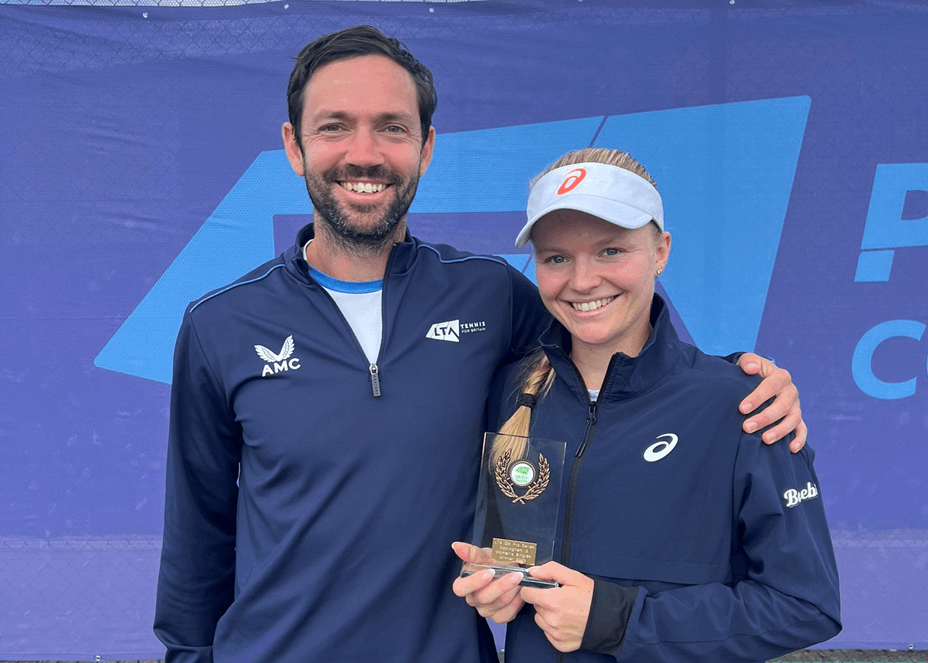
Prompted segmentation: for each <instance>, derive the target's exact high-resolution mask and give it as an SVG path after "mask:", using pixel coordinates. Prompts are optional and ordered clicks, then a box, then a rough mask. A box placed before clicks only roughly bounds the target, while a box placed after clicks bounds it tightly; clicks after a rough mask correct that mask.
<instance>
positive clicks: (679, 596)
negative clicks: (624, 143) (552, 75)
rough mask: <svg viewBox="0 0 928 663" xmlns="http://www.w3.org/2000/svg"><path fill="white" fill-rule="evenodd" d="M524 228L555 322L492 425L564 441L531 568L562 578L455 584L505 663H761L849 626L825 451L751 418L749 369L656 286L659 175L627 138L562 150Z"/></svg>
mask: <svg viewBox="0 0 928 663" xmlns="http://www.w3.org/2000/svg"><path fill="white" fill-rule="evenodd" d="M528 241H531V242H532V246H533V249H534V254H535V261H536V265H537V271H536V275H537V281H538V287H539V291H540V293H541V297H542V300H543V302H544V304H545V306H546V308H547V309H548V311H550V313H551V314H552V315H553V316H554V318H555V321H554V322H553V323H552V325H551V327H550V328H549V329H548V330H547V331H546V332H545V333H544V334H543V335H542V337H541V339H540V348H539V350H538V352H536V353H535V354H534V355H532V356H530V357H529V358H528V359H527V360H525V361H524V362H523V363H522V365H521V366H520V367H519V369H518V370H515V371H510V372H509V373H508V374H505V375H503V376H500V379H499V380H498V381H497V386H496V389H495V394H494V395H495V396H496V401H497V403H498V410H499V412H498V414H499V417H498V418H497V419H496V420H498V421H504V423H503V424H502V426H501V428H500V430H501V431H502V432H504V433H509V434H512V435H516V436H526V435H529V434H530V435H533V436H536V437H539V438H545V439H552V440H563V441H566V442H567V443H568V452H567V456H568V457H567V461H566V465H565V468H564V477H565V478H564V481H563V482H562V487H561V495H560V500H561V511H560V514H561V516H560V517H561V521H560V522H559V523H558V541H557V544H556V548H555V559H556V560H558V561H557V562H549V563H547V564H544V565H542V566H538V567H535V568H531V569H528V573H529V574H530V575H532V576H534V577H537V578H540V579H545V580H554V581H556V582H557V583H559V584H560V587H557V588H554V589H538V588H530V587H520V586H519V585H518V583H519V581H520V579H521V578H522V575H521V573H511V574H508V575H506V576H503V577H501V578H499V579H495V580H494V579H493V572H492V571H481V572H479V573H476V574H474V575H472V576H470V577H467V578H459V579H458V580H456V581H455V583H454V591H455V593H456V594H458V595H459V596H464V597H466V599H467V602H468V603H469V604H470V605H472V606H474V607H476V608H477V609H478V611H479V612H480V614H482V615H484V616H486V617H489V618H491V619H494V620H495V621H497V622H501V623H503V622H508V624H509V626H508V628H507V638H506V661H507V663H520V662H522V661H530V662H532V663H539V662H544V661H552V662H553V661H561V660H563V661H604V660H618V661H649V662H664V661H666V662H667V663H679V662H681V661H687V662H691V661H706V662H709V661H712V662H717V661H745V662H753V661H758V662H760V661H766V660H767V659H770V658H774V657H776V656H779V655H781V654H783V653H785V652H788V651H792V650H794V649H799V648H802V647H806V646H808V645H811V644H813V643H816V642H821V641H823V640H826V639H828V638H830V637H832V636H834V635H835V634H836V633H838V632H839V631H840V628H841V626H840V616H839V595H838V576H837V568H836V564H835V559H834V554H833V551H832V546H831V540H830V538H829V533H828V527H827V523H826V520H825V513H824V510H823V508H822V499H821V495H820V488H819V482H818V478H817V477H816V474H815V470H814V469H813V466H812V459H813V457H814V454H813V452H812V450H811V449H810V448H809V447H808V446H806V447H805V448H804V449H802V450H801V451H800V452H799V453H796V454H791V453H790V450H789V448H788V446H787V445H786V444H776V445H773V446H766V445H764V444H761V442H760V437H759V435H758V433H751V434H748V433H746V432H744V431H743V430H742V423H743V420H744V417H743V415H741V414H739V412H738V408H737V405H738V403H739V402H740V401H741V399H742V398H744V395H745V394H747V393H748V392H750V391H751V389H752V388H753V387H754V386H755V385H756V382H757V379H756V378H752V377H749V376H746V375H745V374H744V373H743V372H742V371H741V370H740V369H738V368H737V367H736V366H734V365H732V364H731V363H729V362H727V361H724V360H721V359H719V358H716V357H711V356H707V355H705V354H703V353H702V352H700V351H699V350H698V349H697V348H695V347H693V346H691V345H688V344H686V343H683V342H681V341H680V339H679V338H678V336H677V334H676V332H675V331H674V329H673V326H672V325H671V323H670V320H669V316H668V312H667V309H666V305H665V303H664V302H663V300H662V299H661V298H660V297H659V296H658V295H656V294H655V292H654V280H655V278H656V277H657V276H659V275H660V274H661V272H662V271H663V270H664V269H665V267H666V265H667V261H668V258H669V256H670V246H671V238H670V234H669V233H667V232H666V231H665V230H664V219H663V205H662V202H661V197H660V195H659V194H658V192H657V189H656V186H655V183H654V181H653V179H652V178H651V177H650V175H649V174H648V173H647V172H646V171H645V169H644V168H643V167H642V166H641V165H640V164H639V163H638V162H637V161H635V160H634V159H633V158H631V157H630V156H629V155H628V154H626V153H624V152H619V151H616V150H604V149H586V150H581V151H578V152H572V153H569V154H567V155H565V156H564V157H562V158H561V159H560V160H559V161H558V162H556V163H555V164H553V165H552V166H551V167H550V168H549V169H548V170H547V171H545V172H544V173H543V174H542V175H541V176H539V178H537V179H536V181H535V183H534V184H533V187H532V190H531V194H530V196H529V202H528V222H527V223H526V225H525V227H524V228H523V229H522V231H521V232H520V233H519V236H518V238H517V239H516V245H517V246H522V245H524V244H525V243H526V242H528ZM492 421H494V420H493V419H491V422H492ZM500 439H502V440H504V441H506V440H507V438H505V437H501V438H500ZM508 440H509V442H508V443H507V442H504V443H505V444H511V443H512V442H513V441H514V440H515V441H516V442H517V438H508ZM501 451H502V449H497V452H501ZM512 451H514V453H515V454H518V453H519V451H520V450H519V448H518V445H517V443H516V446H515V448H513V449H512ZM502 509H504V507H501V510H502ZM500 515H501V517H502V518H503V519H505V518H506V515H507V514H506V512H505V511H503V512H502V513H501V514H500ZM455 551H456V552H457V553H458V555H459V556H460V557H461V558H462V559H465V561H468V560H469V559H470V555H471V554H473V553H472V551H471V549H470V546H467V545H461V544H455ZM565 652H571V653H569V654H567V655H566V656H565V655H564V653H565Z"/></svg>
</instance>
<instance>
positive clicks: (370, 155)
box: [345, 128, 383, 167]
mask: <svg viewBox="0 0 928 663" xmlns="http://www.w3.org/2000/svg"><path fill="white" fill-rule="evenodd" d="M345 160H346V161H347V162H348V163H350V164H352V165H354V166H362V167H370V166H379V165H381V164H382V163H383V153H382V152H381V150H380V148H379V143H378V140H377V134H376V132H374V131H373V130H371V129H367V128H359V129H357V130H355V131H353V132H352V134H351V137H350V138H349V140H348V149H347V151H346V153H345Z"/></svg>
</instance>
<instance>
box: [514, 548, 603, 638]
mask: <svg viewBox="0 0 928 663" xmlns="http://www.w3.org/2000/svg"><path fill="white" fill-rule="evenodd" d="M528 573H529V575H530V576H532V577H534V578H539V579H541V580H554V581H556V582H558V583H560V585H561V586H560V587H555V588H553V589H535V588H533V587H523V588H522V591H521V594H522V599H523V600H524V601H525V602H526V603H531V604H532V605H533V606H535V623H536V624H538V627H539V628H540V629H541V630H542V631H544V633H545V637H546V638H548V642H550V643H551V644H552V645H553V646H554V648H555V649H557V650H558V651H562V652H570V651H576V650H577V649H580V643H581V642H583V633H584V631H585V630H586V622H587V620H588V619H589V617H590V605H591V604H592V603H593V580H592V579H590V578H588V577H587V576H585V575H583V574H582V573H579V572H578V571H573V570H571V569H568V568H567V567H566V566H563V565H561V564H558V563H557V562H548V563H547V564H542V565H541V566H535V567H532V568H530V569H529V570H528Z"/></svg>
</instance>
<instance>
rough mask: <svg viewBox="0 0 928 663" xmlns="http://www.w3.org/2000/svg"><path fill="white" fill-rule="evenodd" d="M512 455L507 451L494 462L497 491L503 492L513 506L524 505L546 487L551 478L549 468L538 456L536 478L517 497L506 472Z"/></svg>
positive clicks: (513, 485) (544, 460)
mask: <svg viewBox="0 0 928 663" xmlns="http://www.w3.org/2000/svg"><path fill="white" fill-rule="evenodd" d="M511 455H512V451H511V450H509V449H507V450H506V452H505V453H504V454H503V455H502V456H500V457H499V460H497V461H496V485H497V486H499V489H500V490H501V491H502V492H503V495H505V496H506V497H511V498H513V499H512V502H513V504H515V503H519V504H525V502H526V501H528V500H533V499H535V498H536V497H538V496H539V495H541V494H542V493H543V492H545V488H547V487H548V480H549V479H550V478H551V468H550V467H549V466H548V461H547V460H546V459H545V457H544V456H542V455H541V454H538V476H537V477H536V478H535V480H534V481H532V482H531V483H530V484H528V491H527V492H526V493H525V495H517V494H516V491H515V489H514V488H515V484H513V483H512V481H511V480H510V479H509V474H508V473H507V472H506V470H508V469H509V459H510V457H511Z"/></svg>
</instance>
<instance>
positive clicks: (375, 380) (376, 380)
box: [369, 364, 380, 398]
mask: <svg viewBox="0 0 928 663" xmlns="http://www.w3.org/2000/svg"><path fill="white" fill-rule="evenodd" d="M369 370H370V372H371V388H372V389H373V390H374V398H380V369H379V368H377V364H371V365H370V369H369Z"/></svg>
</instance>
